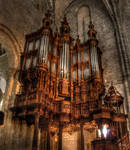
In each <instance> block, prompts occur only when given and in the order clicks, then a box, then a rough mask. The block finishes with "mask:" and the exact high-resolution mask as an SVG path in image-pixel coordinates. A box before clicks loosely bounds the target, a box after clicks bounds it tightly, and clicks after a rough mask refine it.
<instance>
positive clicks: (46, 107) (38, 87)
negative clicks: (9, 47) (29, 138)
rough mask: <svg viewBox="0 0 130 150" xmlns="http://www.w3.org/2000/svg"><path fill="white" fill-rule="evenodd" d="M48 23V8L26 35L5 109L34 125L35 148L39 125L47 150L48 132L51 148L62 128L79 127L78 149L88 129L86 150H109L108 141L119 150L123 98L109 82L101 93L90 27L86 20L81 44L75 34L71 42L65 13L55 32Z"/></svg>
mask: <svg viewBox="0 0 130 150" xmlns="http://www.w3.org/2000/svg"><path fill="white" fill-rule="evenodd" d="M51 25H52V19H51V15H50V13H49V12H48V13H46V15H45V18H44V19H43V26H42V27H41V28H40V29H39V30H38V31H36V32H34V33H31V34H28V35H26V43H25V49H24V52H23V53H22V54H21V67H20V74H19V81H20V83H21V90H20V91H19V93H18V94H17V95H16V99H15V104H14V107H12V108H11V110H12V112H13V116H14V119H15V118H19V119H20V120H26V122H27V124H28V125H30V124H34V137H33V143H32V148H33V149H35V150H36V149H37V147H38V129H39V128H40V129H42V131H43V130H44V132H46V134H45V135H46V137H47V138H46V140H47V141H46V146H44V147H47V148H46V149H47V150H50V136H54V135H56V138H58V139H57V141H58V149H57V150H62V138H63V135H62V133H63V131H64V130H65V128H67V127H68V128H69V130H70V131H69V132H73V131H74V130H75V129H76V130H79V131H81V141H82V142H81V143H80V144H81V147H84V140H85V138H83V137H82V136H84V134H83V132H84V130H91V131H94V132H95V133H96V134H97V136H96V137H95V138H94V139H93V141H91V145H92V146H91V147H92V148H91V149H92V150H96V149H100V150H104V148H105V150H115V149H114V148H115V144H113V140H114V141H115V143H116V150H119V149H120V147H121V146H120V143H121V142H122V140H124V142H125V140H126V141H127V140H128V136H127V129H126V115H125V114H124V111H123V97H122V96H121V95H120V94H119V93H118V92H116V90H115V88H114V87H113V86H111V87H110V89H109V91H108V93H107V94H106V93H105V89H104V83H103V69H102V63H101V54H102V53H101V50H100V48H99V47H98V40H97V38H96V34H97V32H96V31H95V29H94V25H93V24H92V22H90V25H89V31H88V37H89V38H88V40H87V41H86V42H85V43H82V44H81V43H80V39H79V37H77V39H76V42H75V44H74V39H73V38H72V37H71V35H70V26H69V24H68V22H67V19H66V17H64V19H63V21H62V22H61V27H60V32H58V30H57V29H56V31H55V32H53V31H52V28H51ZM104 95H106V96H105V98H104ZM116 110H118V111H116ZM123 128H125V130H124V129H123ZM102 129H103V130H102ZM104 131H106V132H107V133H105V134H104ZM108 131H109V133H108ZM119 132H120V133H119ZM98 133H100V135H98ZM96 134H95V135H96ZM107 134H109V135H107ZM124 137H125V138H124ZM108 143H109V145H110V146H109V148H107V144H108ZM126 145H127V147H128V144H126ZM82 150H83V148H82ZM126 150H128V149H127V148H126Z"/></svg>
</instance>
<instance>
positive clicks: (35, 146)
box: [32, 114, 39, 150]
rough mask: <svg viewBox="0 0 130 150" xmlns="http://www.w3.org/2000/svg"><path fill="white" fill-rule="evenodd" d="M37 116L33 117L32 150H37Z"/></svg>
mask: <svg viewBox="0 0 130 150" xmlns="http://www.w3.org/2000/svg"><path fill="white" fill-rule="evenodd" d="M38 133H39V114H36V115H35V124H34V135H33V143H32V150H38Z"/></svg>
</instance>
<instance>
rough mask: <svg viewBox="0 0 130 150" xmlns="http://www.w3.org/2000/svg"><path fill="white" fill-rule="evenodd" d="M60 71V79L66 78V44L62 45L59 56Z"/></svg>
mask: <svg viewBox="0 0 130 150" xmlns="http://www.w3.org/2000/svg"><path fill="white" fill-rule="evenodd" d="M60 70H61V77H65V78H67V77H68V76H67V75H68V74H67V73H68V71H69V45H68V44H67V43H65V42H64V43H63V47H62V50H61V54H60Z"/></svg>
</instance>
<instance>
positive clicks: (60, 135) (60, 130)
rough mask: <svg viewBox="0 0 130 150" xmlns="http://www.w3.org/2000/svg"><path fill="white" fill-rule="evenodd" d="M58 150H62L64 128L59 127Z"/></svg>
mask: <svg viewBox="0 0 130 150" xmlns="http://www.w3.org/2000/svg"><path fill="white" fill-rule="evenodd" d="M58 150H62V126H61V125H59V139H58Z"/></svg>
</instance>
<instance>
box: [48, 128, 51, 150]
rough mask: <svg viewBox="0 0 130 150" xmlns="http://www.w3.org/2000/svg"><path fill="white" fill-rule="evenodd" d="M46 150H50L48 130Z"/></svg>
mask: <svg viewBox="0 0 130 150" xmlns="http://www.w3.org/2000/svg"><path fill="white" fill-rule="evenodd" d="M47 150H51V149H50V134H49V128H48V131H47Z"/></svg>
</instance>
